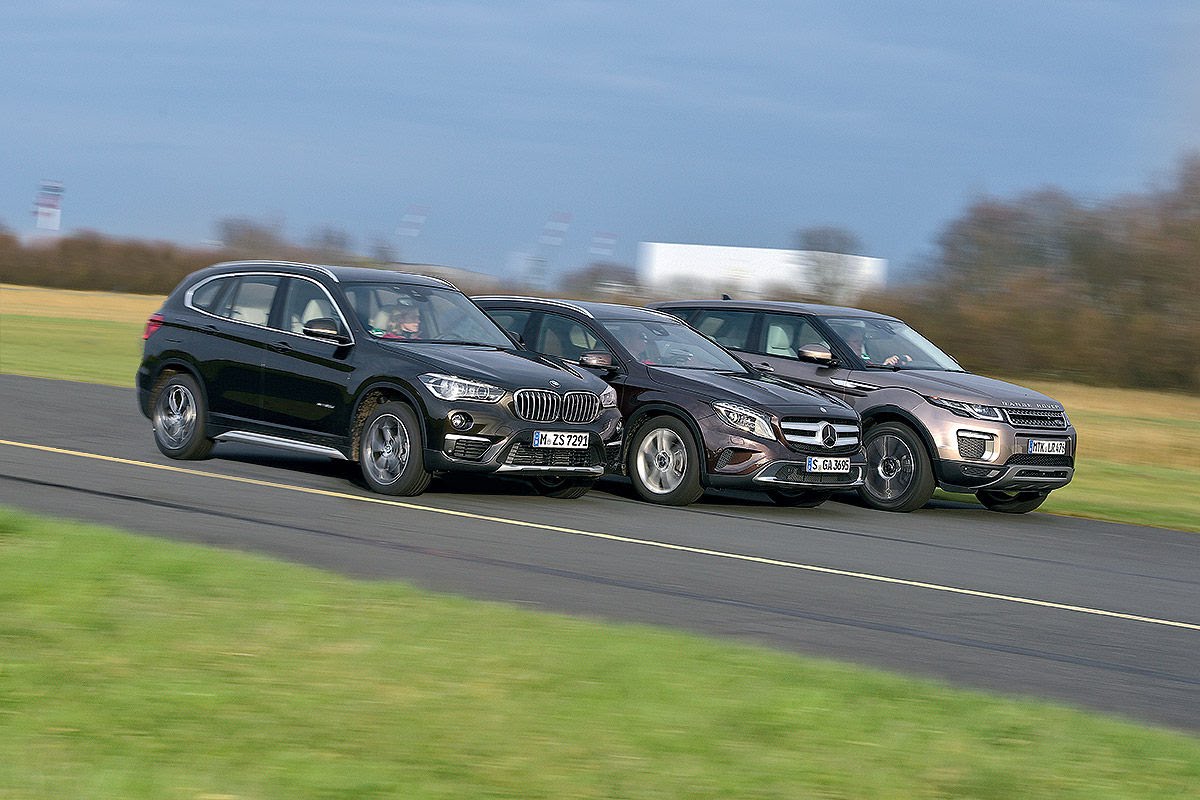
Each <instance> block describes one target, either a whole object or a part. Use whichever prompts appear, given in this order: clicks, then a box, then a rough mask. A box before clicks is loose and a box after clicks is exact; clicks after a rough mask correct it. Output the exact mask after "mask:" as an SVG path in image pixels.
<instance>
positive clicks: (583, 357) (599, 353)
mask: <svg viewBox="0 0 1200 800" xmlns="http://www.w3.org/2000/svg"><path fill="white" fill-rule="evenodd" d="M579 366H581V367H591V368H592V369H606V370H614V369H616V368H617V367H616V365H615V364H614V363H613V357H612V353H606V352H604V351H603V350H589V351H587V352H586V353H581V354H580V356H579Z"/></svg>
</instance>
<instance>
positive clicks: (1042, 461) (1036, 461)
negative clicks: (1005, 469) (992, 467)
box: [1005, 453, 1075, 467]
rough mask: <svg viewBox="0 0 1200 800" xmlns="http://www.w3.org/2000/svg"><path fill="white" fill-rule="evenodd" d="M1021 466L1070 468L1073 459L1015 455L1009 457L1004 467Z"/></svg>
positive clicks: (1040, 454)
mask: <svg viewBox="0 0 1200 800" xmlns="http://www.w3.org/2000/svg"><path fill="white" fill-rule="evenodd" d="M1014 464H1021V465H1024V466H1030V467H1072V466H1074V465H1075V459H1073V458H1071V457H1070V456H1051V455H1044V454H1042V453H1015V454H1014V455H1012V456H1009V459H1008V461H1007V462H1005V466H1012V465H1014Z"/></svg>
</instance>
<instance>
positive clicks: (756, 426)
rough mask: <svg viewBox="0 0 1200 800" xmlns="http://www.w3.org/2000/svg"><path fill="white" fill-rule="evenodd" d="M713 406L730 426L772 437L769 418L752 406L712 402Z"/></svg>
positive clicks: (763, 436)
mask: <svg viewBox="0 0 1200 800" xmlns="http://www.w3.org/2000/svg"><path fill="white" fill-rule="evenodd" d="M712 405H713V408H714V409H715V410H716V412H717V413H718V414H720V415H721V419H723V420H725V423H726V424H727V425H729V426H730V427H732V428H737V429H738V430H740V431H745V432H746V433H752V434H754V435H755V436H760V437H762V438H763V439H774V438H775V431H774V430H772V428H771V418H770V417H768V416H767V415H766V414H764V413H762V412H761V411H755V410H754V409H753V408H747V407H746V406H739V405H738V404H737V403H713V404H712Z"/></svg>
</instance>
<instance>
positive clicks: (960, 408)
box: [925, 397, 1004, 422]
mask: <svg viewBox="0 0 1200 800" xmlns="http://www.w3.org/2000/svg"><path fill="white" fill-rule="evenodd" d="M925 399H926V400H928V401H929V402H931V403H933V404H934V405H935V406H938V407H940V408H944V409H946V410H947V411H949V412H951V413H952V414H957V415H958V416H960V417H971V418H973V419H984V420H988V421H989V422H1003V421H1004V417H1003V416H1001V415H1000V409H998V408H996V407H995V406H981V405H979V404H978V403H964V402H962V401H961V400H947V399H946V398H944V397H926V398H925Z"/></svg>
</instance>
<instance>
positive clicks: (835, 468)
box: [805, 456, 850, 472]
mask: <svg viewBox="0 0 1200 800" xmlns="http://www.w3.org/2000/svg"><path fill="white" fill-rule="evenodd" d="M805 469H806V470H808V471H809V472H849V471H850V456H845V457H843V458H832V457H830V456H809V457H808V465H807V466H806V467H805Z"/></svg>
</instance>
